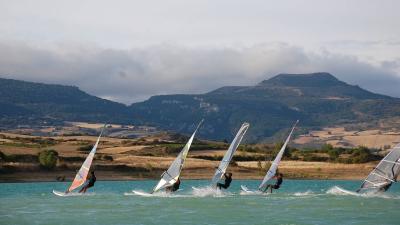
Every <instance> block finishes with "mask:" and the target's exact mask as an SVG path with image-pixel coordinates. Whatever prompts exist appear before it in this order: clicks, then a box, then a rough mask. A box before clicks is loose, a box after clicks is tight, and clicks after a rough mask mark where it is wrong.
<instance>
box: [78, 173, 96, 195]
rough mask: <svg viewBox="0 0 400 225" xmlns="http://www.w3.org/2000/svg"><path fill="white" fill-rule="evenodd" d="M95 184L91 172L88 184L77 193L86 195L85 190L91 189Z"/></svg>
mask: <svg viewBox="0 0 400 225" xmlns="http://www.w3.org/2000/svg"><path fill="white" fill-rule="evenodd" d="M95 182H96V176H95V175H94V171H92V172H91V174H90V178H89V182H88V183H87V184H86V185H85V186H83V187H82V189H81V190H80V191H79V193H82V192H83V193H86V190H87V189H88V188H91V187H93V186H94V183H95Z"/></svg>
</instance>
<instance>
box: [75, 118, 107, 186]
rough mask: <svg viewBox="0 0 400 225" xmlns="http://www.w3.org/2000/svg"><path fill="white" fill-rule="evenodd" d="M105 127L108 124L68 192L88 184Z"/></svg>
mask: <svg viewBox="0 0 400 225" xmlns="http://www.w3.org/2000/svg"><path fill="white" fill-rule="evenodd" d="M105 127H106V124H104V126H103V129H102V130H101V133H100V135H99V137H98V138H97V141H96V144H95V145H94V146H93V148H92V150H91V151H90V153H89V155H88V156H87V157H86V160H85V162H83V164H82V166H81V168H80V169H79V171H78V173H77V174H76V175H75V179H74V181H72V184H71V186H70V187H69V188H68V192H71V191H73V190H75V189H76V188H78V187H80V186H82V184H84V183H85V182H86V179H87V175H88V173H89V170H90V166H91V165H92V161H93V158H94V154H96V150H97V146H98V145H99V141H100V137H101V135H102V134H103V131H104V128H105Z"/></svg>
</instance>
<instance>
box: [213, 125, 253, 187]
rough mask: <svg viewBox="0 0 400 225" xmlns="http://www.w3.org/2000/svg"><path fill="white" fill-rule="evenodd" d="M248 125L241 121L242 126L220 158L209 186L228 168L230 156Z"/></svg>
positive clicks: (215, 183) (214, 184)
mask: <svg viewBox="0 0 400 225" xmlns="http://www.w3.org/2000/svg"><path fill="white" fill-rule="evenodd" d="M249 126H250V124H248V123H243V124H242V127H240V129H239V131H238V132H237V134H236V136H235V138H234V139H233V141H232V143H231V145H230V146H229V148H228V151H226V153H225V155H224V158H222V160H221V162H220V164H219V166H218V168H217V170H216V171H215V174H214V177H213V178H212V180H211V186H213V187H215V186H216V185H217V183H218V182H219V181H220V180H221V179H222V176H223V175H224V173H225V172H226V169H227V168H228V166H229V163H230V162H231V160H232V157H233V155H234V154H235V152H236V149H237V148H238V147H239V144H240V142H241V141H242V139H243V136H244V134H245V133H246V131H247V129H248V128H249Z"/></svg>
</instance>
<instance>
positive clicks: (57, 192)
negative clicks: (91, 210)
mask: <svg viewBox="0 0 400 225" xmlns="http://www.w3.org/2000/svg"><path fill="white" fill-rule="evenodd" d="M53 194H55V195H57V196H60V197H68V196H81V195H85V194H84V193H77V192H69V193H65V192H64V191H56V190H53ZM86 195H87V194H86Z"/></svg>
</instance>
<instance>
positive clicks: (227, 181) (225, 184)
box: [217, 173, 232, 189]
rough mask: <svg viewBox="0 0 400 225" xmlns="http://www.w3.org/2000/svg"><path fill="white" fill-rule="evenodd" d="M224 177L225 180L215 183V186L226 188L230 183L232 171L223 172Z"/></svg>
mask: <svg viewBox="0 0 400 225" xmlns="http://www.w3.org/2000/svg"><path fill="white" fill-rule="evenodd" d="M224 177H225V182H224V183H223V184H221V183H217V187H218V188H219V189H221V188H224V189H228V187H229V186H230V185H231V182H232V173H224Z"/></svg>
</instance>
